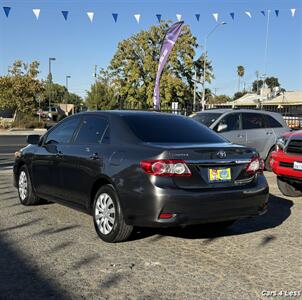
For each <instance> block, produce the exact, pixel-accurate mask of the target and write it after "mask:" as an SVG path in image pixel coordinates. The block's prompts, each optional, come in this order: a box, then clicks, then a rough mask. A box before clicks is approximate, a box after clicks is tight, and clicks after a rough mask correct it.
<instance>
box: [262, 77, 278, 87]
mask: <svg viewBox="0 0 302 300" xmlns="http://www.w3.org/2000/svg"><path fill="white" fill-rule="evenodd" d="M265 84H266V85H267V87H268V88H270V89H273V88H274V87H278V86H280V83H279V80H278V78H276V77H273V76H272V77H267V78H265Z"/></svg>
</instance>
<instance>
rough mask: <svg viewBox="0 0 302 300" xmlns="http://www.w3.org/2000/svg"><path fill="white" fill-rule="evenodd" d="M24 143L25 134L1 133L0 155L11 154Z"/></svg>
mask: <svg viewBox="0 0 302 300" xmlns="http://www.w3.org/2000/svg"><path fill="white" fill-rule="evenodd" d="M25 145H26V136H25V135H1V134H0V156H3V155H7V156H9V155H11V154H13V153H14V152H16V151H17V150H19V149H20V148H22V147H24V146H25Z"/></svg>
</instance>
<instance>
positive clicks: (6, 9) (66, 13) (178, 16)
mask: <svg viewBox="0 0 302 300" xmlns="http://www.w3.org/2000/svg"><path fill="white" fill-rule="evenodd" d="M282 10H287V11H288V12H289V13H290V15H291V16H292V17H294V16H295V14H296V11H297V9H296V8H290V9H282ZM3 11H4V14H5V16H6V17H7V18H8V17H9V16H10V13H11V11H12V8H11V7H9V6H3ZM32 12H33V14H34V16H35V17H36V19H37V20H39V17H40V13H41V9H40V8H34V9H32ZM271 12H274V13H275V16H276V17H278V16H279V13H280V9H275V10H266V11H265V10H261V11H260V13H261V14H262V15H263V16H266V15H267V14H270V13H271ZM243 13H244V14H245V15H246V16H247V17H248V18H250V19H251V18H252V17H253V16H255V14H254V12H251V11H244V12H243ZM61 14H62V16H63V18H64V19H65V21H67V20H68V17H69V11H68V10H62V11H61ZM86 15H87V17H88V19H89V20H90V22H91V23H92V22H93V19H94V12H93V11H87V12H86ZM200 16H201V15H200V14H195V18H196V21H197V22H199V21H200ZM212 16H213V18H214V20H215V21H216V22H218V20H219V13H218V12H214V13H212ZM229 16H230V18H231V19H232V20H233V21H234V20H235V17H236V16H237V15H236V14H235V12H230V13H229ZM118 17H119V14H118V13H112V18H113V21H114V22H115V23H117V22H118ZM133 17H134V19H135V20H136V22H137V23H138V24H139V23H140V20H141V14H134V15H133ZM155 17H156V18H157V20H158V22H160V21H161V19H162V15H161V14H156V15H155ZM176 19H177V20H178V21H181V20H182V15H181V14H176Z"/></svg>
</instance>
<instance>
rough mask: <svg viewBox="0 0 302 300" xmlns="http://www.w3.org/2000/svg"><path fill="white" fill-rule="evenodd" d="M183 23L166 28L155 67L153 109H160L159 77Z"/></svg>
mask: <svg viewBox="0 0 302 300" xmlns="http://www.w3.org/2000/svg"><path fill="white" fill-rule="evenodd" d="M183 23H184V22H183V21H181V22H176V23H174V24H173V25H172V26H171V27H170V28H169V29H168V30H167V32H166V35H165V38H164V40H163V43H162V46H161V49H160V57H159V65H158V69H157V74H156V80H155V87H154V93H153V106H154V109H156V110H159V109H160V96H159V85H160V77H161V74H162V72H163V70H164V67H165V64H166V62H167V60H168V57H169V54H170V53H171V51H172V49H173V46H174V44H175V42H176V41H177V39H178V37H179V35H180V32H181V27H182V25H183Z"/></svg>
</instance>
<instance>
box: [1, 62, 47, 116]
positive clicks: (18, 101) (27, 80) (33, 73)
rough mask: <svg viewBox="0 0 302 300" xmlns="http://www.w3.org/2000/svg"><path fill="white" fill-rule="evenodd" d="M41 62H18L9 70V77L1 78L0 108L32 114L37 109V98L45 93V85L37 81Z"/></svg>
mask: <svg viewBox="0 0 302 300" xmlns="http://www.w3.org/2000/svg"><path fill="white" fill-rule="evenodd" d="M38 74H39V62H37V61H33V62H32V63H31V64H29V65H28V64H26V63H24V62H22V61H21V60H17V61H15V62H14V64H13V65H12V66H11V67H10V68H9V73H8V75H7V76H2V77H0V108H11V109H14V110H16V111H17V112H22V113H32V112H34V110H35V109H36V107H37V101H36V99H37V97H38V96H39V95H40V94H41V93H43V90H44V88H43V85H42V84H41V82H40V81H39V80H38V79H37V76H38Z"/></svg>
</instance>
